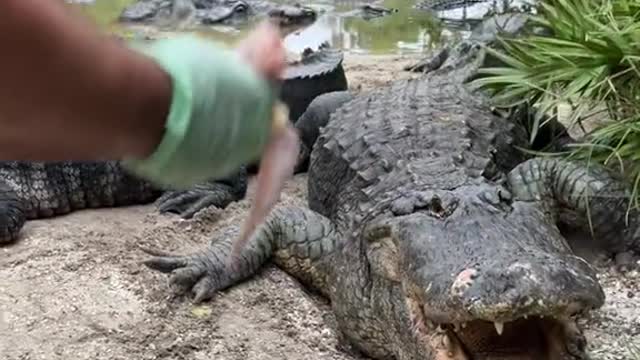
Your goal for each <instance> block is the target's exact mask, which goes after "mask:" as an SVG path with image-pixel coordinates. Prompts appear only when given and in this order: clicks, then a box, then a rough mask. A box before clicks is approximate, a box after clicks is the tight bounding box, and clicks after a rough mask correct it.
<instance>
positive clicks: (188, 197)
mask: <svg viewBox="0 0 640 360" xmlns="http://www.w3.org/2000/svg"><path fill="white" fill-rule="evenodd" d="M285 74H286V76H285V78H284V81H283V83H282V92H281V96H280V98H281V99H282V101H284V102H285V103H286V104H287V105H288V106H289V107H290V108H291V109H292V114H294V115H296V114H298V113H302V112H304V111H305V110H306V107H307V106H308V105H309V103H310V102H311V100H313V98H314V97H316V96H318V95H320V94H323V93H324V92H330V91H335V90H343V89H346V86H347V85H346V78H345V75H344V69H343V68H342V52H341V51H339V50H335V49H331V48H329V47H327V46H322V47H321V48H320V49H318V50H317V51H314V52H307V54H305V56H304V57H303V58H302V60H300V61H295V62H291V63H290V64H289V66H288V67H287V69H286V72H285ZM248 176H249V173H248V172H247V168H242V169H240V170H239V171H238V173H237V174H236V175H234V176H230V177H229V178H227V179H223V180H219V181H210V182H206V183H203V184H199V185H197V186H195V187H194V188H192V189H189V190H186V191H163V190H162V189H157V188H155V187H153V186H152V185H151V184H149V183H148V182H147V181H143V180H141V179H138V178H135V177H133V176H131V175H129V174H127V173H126V172H125V170H124V169H123V168H122V167H121V166H120V165H119V163H118V162H21V161H8V162H0V244H7V243H12V242H14V241H15V240H17V239H18V237H19V235H20V230H21V229H22V227H23V225H24V223H25V221H27V220H32V219H41V218H48V217H53V216H59V215H63V214H68V213H70V212H72V211H76V210H80V209H87V208H104V207H116V206H129V205H136V204H146V203H150V202H152V201H154V200H156V203H157V205H158V208H159V210H160V212H161V213H178V214H180V216H182V217H183V218H190V217H192V216H193V215H194V214H195V213H196V212H197V211H199V210H201V209H203V208H205V207H209V206H216V207H219V208H225V207H226V206H227V205H228V204H229V203H231V202H233V201H238V200H241V199H243V198H244V196H245V194H246V190H247V182H248Z"/></svg>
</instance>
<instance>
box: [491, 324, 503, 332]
mask: <svg viewBox="0 0 640 360" xmlns="http://www.w3.org/2000/svg"><path fill="white" fill-rule="evenodd" d="M493 325H494V326H495V327H496V332H497V333H498V335H502V330H504V323H501V322H494V323H493Z"/></svg>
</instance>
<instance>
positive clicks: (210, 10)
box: [120, 0, 317, 26]
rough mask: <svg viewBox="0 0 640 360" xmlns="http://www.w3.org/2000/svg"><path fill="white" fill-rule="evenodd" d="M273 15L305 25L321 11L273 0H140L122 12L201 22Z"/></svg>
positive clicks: (139, 19) (130, 16) (151, 19)
mask: <svg viewBox="0 0 640 360" xmlns="http://www.w3.org/2000/svg"><path fill="white" fill-rule="evenodd" d="M260 17H262V18H270V19H271V20H275V21H276V22H277V23H279V24H280V25H282V26H294V25H296V26H304V25H308V24H310V23H313V22H314V21H315V20H316V17H317V13H316V11H315V10H313V9H312V8H310V7H307V6H302V5H299V4H291V5H287V4H278V3H275V2H272V1H269V0H138V1H136V2H135V3H133V4H131V5H129V6H128V7H126V8H125V9H124V10H123V11H122V13H121V14H120V20H121V21H122V22H130V23H156V24H157V23H163V22H180V23H185V22H189V21H191V22H195V23H196V24H201V25H213V24H232V25H236V24H241V23H246V22H247V21H248V20H251V19H255V18H260Z"/></svg>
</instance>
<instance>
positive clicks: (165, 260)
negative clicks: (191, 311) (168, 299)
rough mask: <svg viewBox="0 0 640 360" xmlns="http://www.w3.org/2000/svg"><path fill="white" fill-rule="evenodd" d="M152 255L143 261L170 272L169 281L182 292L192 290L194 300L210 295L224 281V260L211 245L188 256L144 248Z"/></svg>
mask: <svg viewBox="0 0 640 360" xmlns="http://www.w3.org/2000/svg"><path fill="white" fill-rule="evenodd" d="M141 250H142V251H144V252H145V253H147V254H149V255H151V256H152V258H150V259H148V260H145V261H144V262H143V264H144V265H145V266H147V267H148V268H150V269H153V270H156V271H160V272H162V273H168V274H171V278H170V284H171V286H172V287H176V288H178V289H179V290H180V291H181V292H183V293H188V292H191V294H192V295H193V299H194V302H196V303H199V302H202V301H205V300H208V299H210V298H212V297H213V296H214V295H215V293H216V292H217V291H218V290H220V289H221V286H222V285H223V284H224V278H225V273H224V270H225V269H224V266H225V263H224V261H222V260H221V258H219V257H218V256H217V255H216V254H215V253H214V252H213V251H212V249H211V248H210V247H207V248H206V249H204V250H201V251H198V252H195V253H193V254H190V255H175V254H170V253H167V252H163V251H159V250H154V249H149V248H143V247H141Z"/></svg>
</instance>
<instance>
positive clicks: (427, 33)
mask: <svg viewBox="0 0 640 360" xmlns="http://www.w3.org/2000/svg"><path fill="white" fill-rule="evenodd" d="M276 1H281V0H276ZM132 2H133V0H95V1H94V2H93V3H91V4H88V5H76V6H80V8H81V9H82V10H83V11H84V12H85V13H86V14H87V15H88V16H89V17H90V18H91V19H93V20H94V21H95V22H97V23H98V24H99V25H100V26H102V27H103V28H105V29H107V30H109V31H115V32H117V33H123V34H125V35H129V36H136V35H140V33H144V32H147V33H148V32H166V31H167V30H159V29H157V28H150V27H141V26H124V25H123V24H120V23H118V16H119V15H120V13H121V12H122V10H123V9H124V8H125V7H126V6H127V5H129V4H131V3H132ZM301 3H302V4H304V5H306V6H310V7H313V8H314V9H316V10H317V11H318V12H319V17H318V19H317V21H316V22H315V23H314V24H312V25H311V26H309V27H307V28H305V29H303V30H301V31H299V32H297V33H293V34H290V35H288V36H287V38H286V39H285V42H286V45H287V48H288V49H289V50H291V51H294V52H297V51H300V50H303V49H304V48H305V47H312V48H315V47H316V46H317V45H319V44H320V43H322V42H329V43H330V44H331V45H332V46H334V47H338V48H341V49H344V50H345V51H347V52H351V53H359V54H398V55H400V54H409V53H424V52H426V51H429V50H430V49H432V48H434V47H436V46H438V45H440V44H441V43H442V42H445V41H451V40H454V39H455V38H458V37H464V36H465V35H466V34H467V33H468V32H467V31H466V30H464V29H462V30H461V29H460V28H456V29H453V28H451V27H448V26H443V25H442V22H441V21H439V20H438V19H437V18H435V17H434V16H433V15H432V14H429V13H427V12H424V11H419V10H416V9H415V8H414V5H415V4H416V0H384V1H383V2H381V3H380V5H382V6H384V7H387V8H391V9H397V12H395V13H393V14H391V15H388V16H385V17H381V18H376V19H371V20H365V19H363V18H361V17H358V16H350V15H349V12H350V11H352V10H354V9H356V8H357V7H358V6H360V5H362V4H363V2H362V1H353V0H314V1H305V2H301ZM494 5H495V4H494ZM489 6H491V4H489ZM471 11H473V10H471ZM454 16H455V15H454ZM249 25H251V24H249ZM246 29H247V26H244V27H241V28H235V27H233V28H232V27H228V26H210V27H199V28H196V29H190V30H189V31H195V32H198V33H200V34H204V35H206V36H208V37H212V38H214V39H216V40H220V41H224V42H227V43H232V42H234V41H235V40H237V39H238V38H239V37H241V36H242V35H243V34H244V33H245V32H246ZM170 32H175V29H173V30H170Z"/></svg>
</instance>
